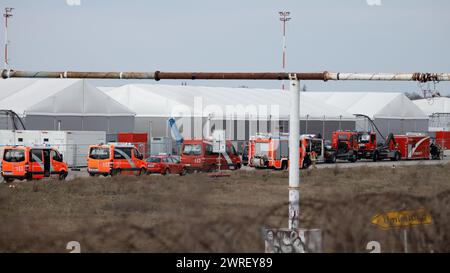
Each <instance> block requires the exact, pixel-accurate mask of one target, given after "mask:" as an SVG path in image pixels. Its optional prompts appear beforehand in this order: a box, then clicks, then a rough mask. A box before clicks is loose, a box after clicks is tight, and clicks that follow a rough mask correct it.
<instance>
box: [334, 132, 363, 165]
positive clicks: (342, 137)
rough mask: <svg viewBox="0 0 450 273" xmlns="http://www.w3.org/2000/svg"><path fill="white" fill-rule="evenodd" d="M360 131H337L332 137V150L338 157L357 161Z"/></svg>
mask: <svg viewBox="0 0 450 273" xmlns="http://www.w3.org/2000/svg"><path fill="white" fill-rule="evenodd" d="M358 151H359V144H358V133H357V132H355V131H335V132H333V134H332V137H331V150H330V153H334V157H335V158H336V159H341V160H348V161H350V162H356V161H357V160H358Z"/></svg>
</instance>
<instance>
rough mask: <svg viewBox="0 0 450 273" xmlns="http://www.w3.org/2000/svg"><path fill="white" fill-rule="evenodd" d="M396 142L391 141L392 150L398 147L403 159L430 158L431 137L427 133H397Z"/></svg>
mask: <svg viewBox="0 0 450 273" xmlns="http://www.w3.org/2000/svg"><path fill="white" fill-rule="evenodd" d="M394 139H395V144H394V143H393V142H391V144H390V145H391V146H393V145H397V147H390V149H391V150H394V149H397V150H398V151H399V152H400V154H401V157H402V159H430V137H429V136H428V135H425V134H407V135H395V136H394Z"/></svg>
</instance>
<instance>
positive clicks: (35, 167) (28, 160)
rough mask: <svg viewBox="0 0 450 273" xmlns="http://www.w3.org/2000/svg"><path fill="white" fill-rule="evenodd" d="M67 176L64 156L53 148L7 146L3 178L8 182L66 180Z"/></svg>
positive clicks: (4, 155) (3, 162)
mask: <svg viewBox="0 0 450 273" xmlns="http://www.w3.org/2000/svg"><path fill="white" fill-rule="evenodd" d="M67 175H68V168H67V164H66V163H65V162H64V161H63V156H62V154H61V153H60V152H59V151H58V150H57V149H55V148H53V147H46V146H44V145H42V146H7V147H5V149H4V153H3V160H2V176H3V179H4V180H5V181H6V182H12V181H14V179H19V180H25V179H26V180H33V179H42V178H45V177H55V176H56V177H57V178H58V179H59V180H64V179H66V177H67Z"/></svg>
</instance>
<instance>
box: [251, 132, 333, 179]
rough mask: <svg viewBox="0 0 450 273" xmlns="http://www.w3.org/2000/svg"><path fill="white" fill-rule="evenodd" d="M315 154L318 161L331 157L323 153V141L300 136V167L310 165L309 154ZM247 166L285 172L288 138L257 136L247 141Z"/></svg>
mask: <svg viewBox="0 0 450 273" xmlns="http://www.w3.org/2000/svg"><path fill="white" fill-rule="evenodd" d="M313 150H314V151H315V152H316V155H317V156H318V158H319V157H320V160H322V161H326V160H329V159H330V158H331V157H332V154H329V153H328V152H326V151H325V145H324V141H323V139H318V138H316V137H315V136H314V135H302V136H301V137H300V150H299V152H300V163H299V164H300V165H299V167H300V168H302V169H307V168H309V166H310V165H311V164H312V162H311V157H310V155H311V152H312V151H313ZM249 165H250V166H251V167H255V168H263V169H276V170H285V169H288V167H289V136H288V135H286V134H284V135H280V136H272V135H264V134H259V135H257V136H255V137H252V138H251V139H250V141H249Z"/></svg>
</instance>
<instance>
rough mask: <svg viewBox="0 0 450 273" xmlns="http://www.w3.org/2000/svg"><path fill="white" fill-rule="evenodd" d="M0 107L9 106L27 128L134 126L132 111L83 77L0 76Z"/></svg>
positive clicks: (112, 129)
mask: <svg viewBox="0 0 450 273" xmlns="http://www.w3.org/2000/svg"><path fill="white" fill-rule="evenodd" d="M0 109H8V110H13V111H14V112H16V113H17V114H18V115H20V116H21V117H23V118H24V120H25V124H26V127H27V129H35V130H41V129H43V130H56V129H58V128H60V129H61V130H88V131H107V132H117V131H132V130H133V129H134V128H133V126H132V124H133V123H134V115H135V114H134V112H133V111H131V110H129V109H128V108H127V107H126V106H124V105H122V104H120V103H118V102H117V101H115V100H113V99H111V98H110V97H109V96H107V95H105V94H104V93H103V92H101V91H100V90H99V89H97V88H96V87H94V86H91V85H90V84H88V83H87V82H86V81H85V80H71V79H45V80H42V79H37V80H36V79H7V80H0ZM130 124H131V126H130Z"/></svg>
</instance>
